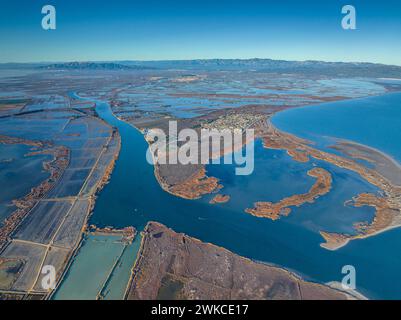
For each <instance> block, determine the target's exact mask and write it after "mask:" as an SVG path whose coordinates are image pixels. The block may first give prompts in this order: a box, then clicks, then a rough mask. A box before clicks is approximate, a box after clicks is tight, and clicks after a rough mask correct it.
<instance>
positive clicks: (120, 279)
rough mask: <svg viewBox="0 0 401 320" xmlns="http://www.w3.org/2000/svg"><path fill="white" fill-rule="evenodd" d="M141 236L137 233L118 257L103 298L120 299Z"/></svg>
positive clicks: (122, 295) (135, 256)
mask: <svg viewBox="0 0 401 320" xmlns="http://www.w3.org/2000/svg"><path fill="white" fill-rule="evenodd" d="M141 239H142V236H141V235H140V234H137V236H136V238H135V240H134V241H133V242H132V244H130V245H128V246H127V247H126V248H125V250H124V253H123V254H122V256H121V258H120V262H119V263H118V265H117V266H116V268H115V269H114V271H113V273H112V274H111V277H110V281H109V282H108V283H107V285H106V286H105V288H104V290H103V296H104V299H105V300H121V299H123V298H124V294H125V291H126V289H127V285H128V282H129V279H130V276H131V269H132V267H133V265H134V263H135V260H136V258H137V254H138V251H139V249H140V246H141Z"/></svg>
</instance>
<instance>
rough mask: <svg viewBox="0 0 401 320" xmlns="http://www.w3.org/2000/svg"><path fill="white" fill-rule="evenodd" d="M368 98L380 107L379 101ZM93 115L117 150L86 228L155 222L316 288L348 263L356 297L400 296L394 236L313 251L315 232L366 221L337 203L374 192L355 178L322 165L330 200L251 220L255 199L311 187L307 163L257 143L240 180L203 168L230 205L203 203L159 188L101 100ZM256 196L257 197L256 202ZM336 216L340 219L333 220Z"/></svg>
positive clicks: (141, 148) (127, 128) (141, 146)
mask: <svg viewBox="0 0 401 320" xmlns="http://www.w3.org/2000/svg"><path fill="white" fill-rule="evenodd" d="M372 99H379V101H380V97H377V98H372ZM383 99H384V100H383V101H382V103H383V104H386V103H389V100H388V97H387V96H383ZM398 99H399V96H398ZM398 101H400V99H399V100H398ZM299 110H301V109H299ZM97 112H98V114H99V115H100V116H101V117H102V118H103V119H104V120H105V121H107V122H109V123H110V124H111V125H113V126H116V127H117V128H118V129H119V131H120V134H121V137H122V149H121V153H120V156H119V159H118V160H117V163H116V167H115V169H114V171H113V173H112V176H111V180H110V183H109V184H107V185H106V186H105V187H104V189H103V190H102V191H101V192H100V194H99V196H98V198H97V201H96V205H95V208H94V212H93V215H92V217H91V219H90V223H91V224H96V225H97V226H99V227H104V226H108V225H112V226H114V227H117V228H122V227H125V226H134V227H136V228H137V229H138V230H142V229H143V228H144V226H145V225H146V223H147V222H148V221H151V220H152V221H158V222H161V223H163V224H165V225H167V226H168V227H170V228H172V229H174V230H175V231H177V232H184V233H186V234H188V235H189V236H192V237H195V238H198V239H200V240H202V241H204V242H211V243H213V244H216V245H218V246H222V247H225V248H227V249H229V250H231V251H233V252H235V253H237V254H239V255H242V256H246V257H249V258H251V259H254V260H259V261H264V262H268V263H272V264H277V265H280V266H283V267H285V268H287V269H290V270H293V271H295V272H297V273H298V274H300V275H302V276H304V277H305V278H307V279H310V280H315V281H319V282H328V281H341V279H342V276H343V275H342V274H341V268H342V266H344V265H347V264H352V265H354V266H355V268H356V270H357V289H358V290H359V291H360V292H361V293H363V294H365V295H367V296H368V297H370V298H383V299H395V298H401V292H400V290H399V288H400V287H401V275H400V273H399V270H400V269H401V255H400V254H399V252H400V250H399V249H400V248H401V230H399V229H396V230H392V231H389V232H386V233H383V234H380V235H378V236H376V237H373V238H369V239H366V240H356V241H352V242H351V243H350V244H349V245H347V246H345V247H343V248H341V249H339V250H337V251H328V250H326V249H323V248H321V247H320V246H319V244H320V243H321V242H322V238H321V237H320V235H319V234H318V233H317V230H318V229H319V228H322V227H325V228H329V229H330V228H333V229H334V228H336V229H337V228H339V229H340V230H345V229H343V228H347V226H348V227H349V223H350V222H352V221H353V220H355V219H359V218H361V217H364V218H366V219H370V218H371V217H372V214H373V212H372V210H369V209H366V208H359V209H360V210H359V209H356V208H345V207H344V206H343V200H344V199H350V197H352V196H353V195H355V194H356V193H358V192H360V191H361V190H366V191H375V190H374V188H373V187H372V186H370V185H369V184H367V183H366V182H364V181H363V180H362V179H360V178H359V177H358V176H355V175H353V174H352V173H350V172H347V171H346V170H341V169H339V168H333V167H331V166H330V165H329V164H322V165H323V166H326V168H328V169H329V170H330V171H331V172H332V173H333V175H334V177H335V184H334V187H333V192H332V194H329V195H327V196H323V197H322V198H320V199H318V201H316V203H314V204H310V205H309V204H308V205H307V206H302V207H300V208H298V209H296V210H294V211H293V213H292V214H291V215H290V216H289V217H287V218H282V219H280V220H279V221H274V222H273V221H270V220H268V219H261V218H256V217H253V216H251V215H249V214H246V213H245V212H244V209H245V207H247V206H249V205H250V203H251V202H252V201H254V200H255V199H256V198H258V200H265V201H268V200H269V199H271V200H275V199H278V198H280V197H283V196H286V195H288V194H289V193H292V192H298V191H302V190H305V189H307V188H308V187H309V186H310V184H311V183H312V181H310V179H309V180H308V177H307V176H305V172H306V171H305V170H306V169H307V166H308V165H305V164H298V163H295V162H293V161H292V160H291V159H289V158H288V159H287V158H286V157H287V155H286V154H285V153H283V152H280V151H272V150H266V149H263V148H262V147H261V144H257V146H256V163H255V172H257V174H253V175H251V176H249V177H245V178H244V180H243V181H240V182H237V180H236V179H237V178H238V177H236V176H234V175H233V168H230V166H225V165H220V166H219V167H212V166H209V167H208V168H207V169H208V173H209V174H211V173H213V174H215V175H216V176H217V177H218V178H220V179H221V182H222V184H223V185H225V186H226V187H225V188H226V190H223V192H224V193H231V194H232V195H234V197H233V199H232V201H230V202H228V203H226V204H219V205H210V204H209V203H208V200H209V199H210V197H204V198H203V199H199V200H185V199H181V198H178V197H175V196H173V195H171V194H169V193H166V192H165V191H163V190H162V189H161V187H160V186H159V184H158V182H157V181H156V178H155V176H154V172H153V167H152V166H151V165H149V164H148V162H147V161H146V157H145V155H146V149H147V143H146V142H145V140H144V138H143V136H142V134H141V133H140V132H139V131H137V130H136V129H135V128H134V127H132V126H131V125H129V124H128V123H126V122H123V121H120V120H119V119H117V118H116V117H114V115H113V114H112V112H111V110H110V107H109V105H108V104H106V103H104V102H98V104H97ZM279 115H280V114H279ZM357 119H358V118H355V121H354V125H355V123H356V120H357ZM319 165H320V164H319ZM274 166H276V167H274ZM269 168H270V169H271V168H273V170H271V171H270V169H269ZM274 168H275V169H274ZM292 181H293V183H291V182H292ZM261 197H263V199H259V198H261ZM333 205H336V206H337V207H332V206H333ZM110 208H112V210H111V209H110ZM339 211H341V212H342V213H341V214H339V215H338V214H337V212H339ZM351 212H352V214H351V215H350V213H351ZM72 267H74V265H73V266H72Z"/></svg>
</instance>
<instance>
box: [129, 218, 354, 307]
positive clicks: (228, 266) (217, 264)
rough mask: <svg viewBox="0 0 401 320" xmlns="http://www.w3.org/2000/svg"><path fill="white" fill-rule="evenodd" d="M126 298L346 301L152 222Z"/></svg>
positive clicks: (335, 293)
mask: <svg viewBox="0 0 401 320" xmlns="http://www.w3.org/2000/svg"><path fill="white" fill-rule="evenodd" d="M139 254H140V256H139V259H138V261H137V263H136V265H135V269H134V277H133V280H132V283H131V286H130V289H129V292H128V296H127V298H128V299H269V300H270V299H291V300H308V299H325V300H327V299H329V300H332V299H333V300H334V299H349V298H351V296H349V295H347V294H345V293H343V292H340V291H338V290H335V289H332V288H329V287H327V286H324V285H320V284H316V283H312V282H306V281H303V280H302V279H300V278H298V277H296V276H295V275H293V274H292V273H290V272H288V271H286V270H284V269H281V268H277V267H272V266H268V265H265V264H260V263H256V262H253V261H251V260H249V259H246V258H243V257H240V256H238V255H236V254H233V253H232V252H230V251H228V250H226V249H223V248H220V247H217V246H214V245H212V244H208V243H203V242H201V241H199V240H197V239H194V238H191V237H189V236H186V235H184V234H181V233H176V232H174V231H172V230H171V229H168V228H167V227H165V226H163V225H162V224H159V223H156V222H149V223H148V225H147V227H146V229H145V231H144V232H143V242H142V248H141V251H140V253H139Z"/></svg>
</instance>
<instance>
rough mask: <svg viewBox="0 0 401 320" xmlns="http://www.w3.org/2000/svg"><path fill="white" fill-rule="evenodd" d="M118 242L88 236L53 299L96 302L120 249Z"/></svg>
mask: <svg viewBox="0 0 401 320" xmlns="http://www.w3.org/2000/svg"><path fill="white" fill-rule="evenodd" d="M120 240H121V236H113V235H88V236H87V237H86V238H85V240H84V243H83V245H82V247H81V248H80V249H79V252H78V255H77V256H76V258H75V260H74V262H73V264H72V266H71V268H70V269H69V270H68V272H67V274H66V278H65V280H64V281H63V282H62V284H61V286H60V287H59V288H58V290H57V292H56V293H55V294H54V296H53V299H55V300H69V299H74V300H94V299H96V297H97V295H98V293H99V292H100V291H101V289H102V286H103V284H104V283H105V282H106V280H107V278H108V276H109V274H110V271H111V269H112V267H113V265H114V264H115V262H116V261H117V260H118V258H119V257H120V255H121V252H122V250H123V249H124V244H122V243H121V242H120Z"/></svg>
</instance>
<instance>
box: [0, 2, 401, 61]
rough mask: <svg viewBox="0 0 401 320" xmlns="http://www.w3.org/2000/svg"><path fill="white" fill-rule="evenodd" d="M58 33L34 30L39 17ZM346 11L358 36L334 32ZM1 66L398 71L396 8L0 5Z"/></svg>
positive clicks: (400, 44)
mask: <svg viewBox="0 0 401 320" xmlns="http://www.w3.org/2000/svg"><path fill="white" fill-rule="evenodd" d="M45 4H52V5H54V6H55V7H56V10H57V29H56V30H54V31H44V30H43V29H42V28H41V19H42V14H41V8H42V6H43V5H45ZM345 4H353V5H354V6H355V7H356V10H357V30H354V31H345V30H343V29H342V28H341V19H342V14H341V8H342V6H343V5H345ZM0 6H1V9H0V41H1V42H0V43H1V44H0V62H37V61H73V60H163V59H195V58H253V57H259V58H273V59H291V60H308V59H316V60H328V61H369V62H381V63H386V64H397V65H401V1H400V0H381V1H378V0H348V1H340V0H319V1H317V0H305V1H302V0H259V1H256V0H246V1H235V0H230V1H228V0H214V1H209V0H202V1H194V0H186V1H178V0H177V1H171V0H163V1H160V0H159V1H154V0H146V1H145V0H143V1H138V0H112V1H111V0H110V1H101V0H86V1H77V0H63V1H60V0H45V1H38V0H23V1H21V0H14V1H5V0H3V1H2V2H1V4H0Z"/></svg>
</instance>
